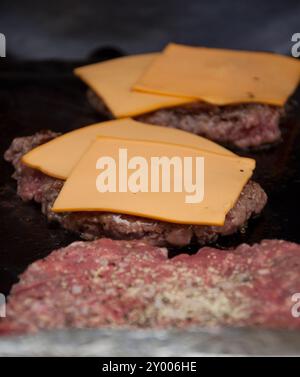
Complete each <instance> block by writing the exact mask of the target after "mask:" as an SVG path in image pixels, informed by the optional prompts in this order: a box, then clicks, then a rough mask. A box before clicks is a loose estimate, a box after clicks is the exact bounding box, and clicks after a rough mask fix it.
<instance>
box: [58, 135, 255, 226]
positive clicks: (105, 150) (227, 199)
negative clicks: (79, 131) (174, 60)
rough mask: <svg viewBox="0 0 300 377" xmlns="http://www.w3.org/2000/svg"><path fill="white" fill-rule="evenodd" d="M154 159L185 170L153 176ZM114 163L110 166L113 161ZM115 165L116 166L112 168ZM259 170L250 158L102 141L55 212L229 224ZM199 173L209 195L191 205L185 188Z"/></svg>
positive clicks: (72, 180) (67, 185)
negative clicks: (200, 161) (173, 161)
mask: <svg viewBox="0 0 300 377" xmlns="http://www.w3.org/2000/svg"><path fill="white" fill-rule="evenodd" d="M120 151H121V152H122V154H120V153H121V152H120ZM124 151H126V157H124ZM153 157H156V158H164V159H166V158H167V159H169V160H168V161H171V159H172V158H177V159H178V158H179V160H180V161H181V162H182V165H179V166H182V168H184V170H180V169H179V170H176V169H175V168H174V170H172V166H171V169H170V170H169V172H171V173H170V174H168V164H166V165H165V169H166V170H164V169H161V170H159V172H160V173H159V174H158V175H156V176H155V175H153V176H154V178H153V176H152V170H151V169H152V163H153V162H152V158H153ZM186 157H187V158H190V159H191V160H192V161H193V162H194V163H193V164H192V165H189V166H190V170H186V169H188V167H186V166H185V165H184V158H186ZM197 157H200V158H202V159H203V163H204V171H203V170H202V172H203V175H201V171H200V169H199V166H200V165H199V166H198V165H196V163H195V161H196V158H197ZM103 158H104V159H105V160H104V161H106V163H104V162H103V163H102V162H101V165H99V164H100V162H99V161H102V159H103ZM136 158H137V159H138V160H136ZM132 159H134V160H132ZM141 159H143V160H144V161H146V162H147V164H146V168H145V165H143V164H142V163H141V162H140V161H141ZM108 160H110V162H107V161H108ZM111 160H112V161H113V162H114V164H115V165H113V166H111V165H110V163H111ZM133 161H135V162H133ZM105 164H106V165H105ZM114 166H115V167H114ZM166 166H167V167H166ZM254 167H255V161H254V160H252V159H249V158H242V157H237V156H221V155H218V154H213V153H209V152H204V151H199V150H197V149H194V148H188V147H183V146H181V145H176V144H166V143H158V142H151V141H141V140H140V141H133V140H126V139H118V138H109V137H108V138H105V137H103V138H98V139H97V140H96V141H94V143H93V144H92V145H91V146H90V148H89V149H88V150H87V151H86V153H85V154H84V156H83V157H82V158H81V159H80V161H79V163H78V164H77V165H76V167H75V168H74V169H73V171H72V172H71V175H70V176H69V178H68V179H67V181H66V182H65V184H64V186H63V188H62V190H61V192H60V194H59V196H58V198H57V199H56V201H55V203H54V205H53V208H52V209H53V211H54V212H65V211H104V212H114V213H122V214H129V215H135V216H141V217H146V218H151V219H157V220H163V221H168V222H172V223H181V224H206V225H223V224H224V221H225V216H226V214H227V213H228V211H229V210H230V209H231V208H232V207H233V206H234V204H235V202H236V201H237V199H238V197H239V195H240V193H241V191H242V189H243V187H244V186H245V184H246V182H247V181H248V180H249V178H250V177H251V175H252V172H253V169H254ZM108 169H109V170H108ZM104 171H106V173H107V176H106V178H103V177H102V178H101V182H102V183H101V184H100V183H99V182H98V180H99V179H100V178H99V174H100V172H101V174H102V173H103V172H104ZM138 171H139V174H140V172H141V171H142V172H143V177H144V178H143V179H141V178H137V176H135V174H138V173H137V172H138ZM186 171H190V172H192V175H191V176H190V178H188V175H187V176H185V175H184V174H185V172H186ZM196 171H197V172H198V174H200V176H198V177H200V178H199V179H198V180H197V186H196V187H197V188H198V189H199V191H200V188H201V187H202V188H203V190H204V191H203V193H204V196H203V197H202V199H201V201H197V202H195V203H190V202H187V200H186V198H187V191H188V193H189V194H188V195H191V193H192V190H190V189H189V188H188V187H190V186H187V187H186V186H185V185H186V182H189V183H191V182H193V183H194V184H196ZM180 172H181V173H180ZM139 174H138V176H139V177H140V175H139ZM180 174H181V175H180ZM183 176H184V179H183ZM145 177H146V178H147V182H146V183H145V181H144V179H145ZM168 177H169V178H170V180H169V182H170V189H169V191H167V192H163V190H162V183H161V182H162V179H169V178H168ZM130 181H131V183H132V182H133V181H135V182H138V186H139V189H138V190H133V189H132V188H130V189H129V184H127V183H126V182H130ZM175 181H176V182H177V183H178V182H179V181H180V182H182V187H184V189H182V190H181V191H180V190H179V191H176V190H175V189H174V187H175V186H174V182H175ZM108 182H109V184H112V186H110V187H112V188H110V189H109V190H108V191H105V190H101V189H100V190H99V187H102V188H103V187H104V186H105V185H106V184H108ZM124 182H125V183H124ZM142 182H143V183H142ZM155 182H156V184H157V182H158V185H159V186H158V187H159V189H158V192H155V190H153V188H152V187H153V186H152V184H155ZM99 185H100V186H99ZM114 185H115V186H114ZM202 185H203V186H202ZM105 187H106V186H105ZM131 187H132V186H131ZM141 187H143V189H142V188H141ZM175 191H176V192H175ZM200 195H201V192H200Z"/></svg>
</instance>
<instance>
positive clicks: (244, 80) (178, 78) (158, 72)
mask: <svg viewBox="0 0 300 377" xmlns="http://www.w3.org/2000/svg"><path fill="white" fill-rule="evenodd" d="M299 80H300V61H299V60H298V59H295V58H292V57H288V56H284V55H279V54H273V53H268V52H253V51H239V50H225V49H216V48H206V47H191V46H184V45H177V44H170V45H168V46H167V47H166V49H165V50H164V52H163V53H162V54H160V55H158V56H156V57H155V59H153V62H152V64H150V65H149V67H148V69H147V70H145V72H144V74H143V75H141V76H140V78H139V79H138V80H137V82H136V84H135V85H134V89H135V90H137V91H141V92H145V93H155V94H163V95H170V96H175V97H176V96H180V97H187V98H190V99H191V98H194V99H197V100H202V101H205V102H208V103H211V104H215V105H228V104H237V103H250V102H256V103H264V104H270V105H276V106H283V105H284V104H285V102H286V101H287V99H288V98H289V96H290V95H291V94H292V93H293V92H294V90H295V89H296V87H297V85H298V83H299Z"/></svg>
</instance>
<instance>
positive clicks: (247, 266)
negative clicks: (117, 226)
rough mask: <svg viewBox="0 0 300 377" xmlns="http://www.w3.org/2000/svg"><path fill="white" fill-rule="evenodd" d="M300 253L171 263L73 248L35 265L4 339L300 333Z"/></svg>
mask: <svg viewBox="0 0 300 377" xmlns="http://www.w3.org/2000/svg"><path fill="white" fill-rule="evenodd" d="M299 270H300V246H299V245H297V244H294V243H290V242H285V241H277V240H266V241H262V242H261V243H260V244H256V245H254V246H249V245H246V244H243V245H240V246H239V247H237V248H236V249H234V250H229V251H225V250H218V249H214V248H209V247H204V248H202V249H200V250H199V251H198V253H197V254H195V255H192V256H189V255H187V254H181V255H179V256H177V257H175V258H173V259H169V258H168V257H167V251H166V249H163V248H157V247H154V246H151V245H149V244H147V243H144V242H142V241H112V240H110V239H101V240H97V241H93V242H75V243H73V244H71V245H69V246H68V247H66V248H63V249H60V250H57V251H54V252H53V253H52V254H50V255H49V256H48V257H47V258H45V259H43V260H39V261H37V262H35V263H33V264H32V265H31V266H30V267H29V268H28V269H27V271H26V272H25V273H23V275H21V278H20V282H19V283H18V284H16V285H15V286H14V287H13V289H12V292H11V294H10V296H9V299H8V305H7V318H6V319H3V320H2V322H0V334H14V333H24V332H35V331H38V330H41V329H62V328H71V327H72V328H74V327H75V328H101V327H113V328H116V327H133V328H157V327H158V328H159V327H160V328H166V327H181V328H185V327H188V326H219V325H220V326H259V327H267V328H298V329H300V319H299V318H295V317H293V316H292V313H291V309H292V306H293V305H295V303H294V302H293V301H292V296H293V294H294V293H296V292H300V276H299Z"/></svg>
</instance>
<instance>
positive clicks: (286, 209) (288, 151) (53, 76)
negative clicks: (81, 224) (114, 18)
mask: <svg viewBox="0 0 300 377" xmlns="http://www.w3.org/2000/svg"><path fill="white" fill-rule="evenodd" d="M109 57H114V56H109V53H106V55H105V56H104V58H109ZM87 63H89V62H79V63H64V62H55V61H52V62H39V63H36V62H35V63H33V62H32V63H12V62H9V61H8V60H7V59H0V130H1V138H0V172H1V176H0V224H1V226H0V241H1V245H0V292H1V293H4V294H7V293H8V292H9V290H10V288H11V286H12V284H13V283H15V282H16V281H17V279H18V275H19V274H20V273H21V272H22V271H23V270H24V269H25V268H26V267H27V266H28V265H29V264H30V263H32V262H33V261H35V260H37V259H39V258H43V257H45V256H46V255H48V254H49V253H50V252H51V251H52V250H54V249H57V248H59V247H62V246H66V245H68V244H69V243H70V242H72V241H74V240H78V237H77V236H75V235H74V234H71V233H69V232H67V231H64V230H63V229H61V228H60V227H59V226H57V225H55V224H49V223H47V221H46V219H45V217H44V216H43V215H42V214H41V212H40V208H39V206H38V205H35V204H34V203H24V202H22V201H21V200H20V199H19V198H18V196H17V195H16V183H15V181H14V180H13V179H12V178H11V174H12V173H13V168H12V166H11V165H10V164H8V163H7V162H5V161H4V159H3V154H4V152H5V150H6V149H7V148H8V147H9V145H10V143H11V141H12V140H13V139H14V138H15V137H18V136H25V135H31V134H33V133H35V132H37V131H39V130H41V129H51V130H54V131H60V132H67V131H70V130H73V129H76V128H79V127H82V126H84V125H88V124H91V123H94V122H99V121H102V120H105V118H104V117H102V116H101V115H99V114H98V113H96V112H95V111H94V110H93V109H92V108H91V106H90V105H89V104H88V102H87V100H86V96H85V94H86V87H85V86H84V85H83V84H82V83H81V82H80V81H79V80H78V79H77V78H75V77H74V76H73V75H72V70H73V68H74V67H76V66H79V65H83V64H87ZM297 98H300V93H296V94H295V96H294V102H295V100H297ZM283 129H284V132H283V140H282V142H281V143H279V144H278V145H277V146H276V147H273V148H270V149H266V150H262V151H258V152H255V153H254V152H247V153H240V152H239V153H240V154H242V155H245V156H250V157H252V158H255V159H256V162H257V168H256V172H255V176H254V179H255V180H256V181H257V182H259V183H260V184H261V185H262V187H263V188H264V189H265V190H266V192H267V194H268V197H269V201H268V204H267V206H266V208H265V210H264V211H263V214H262V215H261V216H260V217H259V218H257V219H254V220H252V221H250V223H249V225H248V229H247V232H245V233H239V234H237V235H234V236H229V237H225V238H222V239H221V240H219V241H218V243H217V244H216V246H217V247H221V248H230V247H233V246H236V245H238V244H239V243H242V242H247V243H250V244H252V243H254V242H259V241H260V240H262V239H264V238H277V239H284V240H289V241H294V242H299V243H300V228H299V225H300V221H299V216H300V199H299V196H300V170H299V165H300V134H299V129H300V109H299V108H297V106H293V108H292V109H291V115H290V116H289V118H288V119H287V120H286V121H285V122H284V124H283ZM195 250H197V248H196V247H191V248H188V249H185V251H188V252H194V251H195ZM181 251H182V250H170V255H174V254H176V253H178V252H181Z"/></svg>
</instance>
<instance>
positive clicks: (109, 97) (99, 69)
mask: <svg viewBox="0 0 300 377" xmlns="http://www.w3.org/2000/svg"><path fill="white" fill-rule="evenodd" d="M156 56H158V53H152V54H151V53H150V54H144V55H132V56H126V57H121V58H117V59H113V60H109V61H105V62H101V63H95V64H91V65H87V66H83V67H79V68H76V69H75V71H74V73H75V75H76V76H78V77H79V78H80V79H82V80H83V81H84V82H85V83H86V84H87V85H88V86H89V87H90V88H91V89H92V90H93V91H94V92H95V93H96V94H97V95H98V96H99V97H100V98H101V99H102V100H103V101H104V103H105V104H106V105H107V107H108V108H109V109H110V111H111V112H112V113H113V115H114V116H115V117H116V118H123V117H130V116H135V115H139V114H144V113H147V112H150V111H154V110H157V109H160V108H166V107H172V106H178V105H182V104H186V103H189V102H191V100H189V99H186V98H174V97H170V96H164V95H158V94H149V93H148V94H147V93H139V92H134V91H133V90H132V86H133V85H134V84H135V82H136V81H137V80H138V78H139V77H140V76H141V75H142V74H143V73H144V71H145V70H146V69H147V68H148V66H149V64H151V62H152V61H153V59H154V58H155V57H156Z"/></svg>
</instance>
